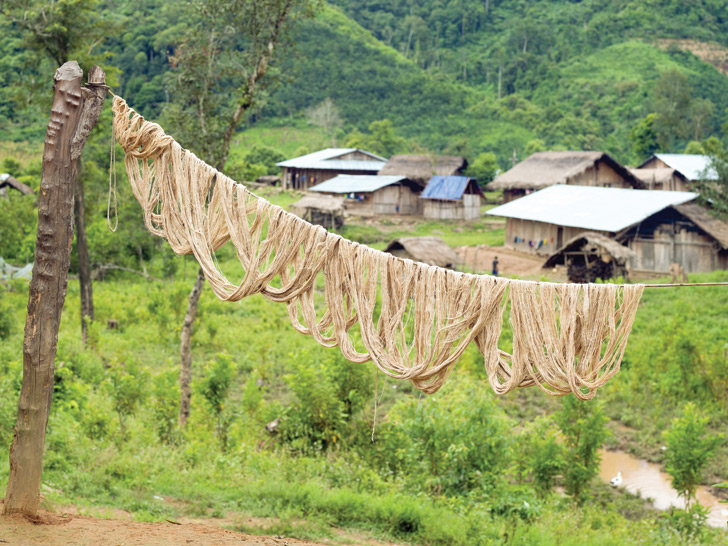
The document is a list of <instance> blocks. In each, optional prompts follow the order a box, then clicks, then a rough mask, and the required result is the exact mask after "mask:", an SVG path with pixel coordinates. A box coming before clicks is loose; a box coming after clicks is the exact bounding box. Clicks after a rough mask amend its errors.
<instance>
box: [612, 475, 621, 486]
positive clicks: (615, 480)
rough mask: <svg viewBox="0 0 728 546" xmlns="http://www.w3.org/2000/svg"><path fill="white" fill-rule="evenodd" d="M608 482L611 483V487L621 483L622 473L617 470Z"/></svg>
mask: <svg viewBox="0 0 728 546" xmlns="http://www.w3.org/2000/svg"><path fill="white" fill-rule="evenodd" d="M609 483H610V484H611V485H612V487H617V486H618V485H622V473H621V472H617V475H616V476H614V478H612V479H611V480H610V481H609Z"/></svg>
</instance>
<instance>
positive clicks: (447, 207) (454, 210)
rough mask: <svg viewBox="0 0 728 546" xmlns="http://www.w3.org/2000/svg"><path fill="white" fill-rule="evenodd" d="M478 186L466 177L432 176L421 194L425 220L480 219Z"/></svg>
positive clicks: (481, 194) (480, 194)
mask: <svg viewBox="0 0 728 546" xmlns="http://www.w3.org/2000/svg"><path fill="white" fill-rule="evenodd" d="M481 198H485V196H484V195H483V192H482V191H481V189H480V186H478V184H477V183H476V182H475V180H473V179H472V178H468V177H467V176H433V177H432V178H430V181H429V182H428V183H427V187H425V190H424V191H423V192H422V201H423V202H424V207H423V211H424V215H425V218H431V219H441V220H475V219H476V218H480V199H481Z"/></svg>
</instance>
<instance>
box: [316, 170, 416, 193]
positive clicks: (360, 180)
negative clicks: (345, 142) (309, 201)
mask: <svg viewBox="0 0 728 546" xmlns="http://www.w3.org/2000/svg"><path fill="white" fill-rule="evenodd" d="M402 180H406V177H405V176H376V175H371V176H368V175H358V174H340V175H339V176H335V177H334V178H332V179H330V180H326V181H325V182H321V184H316V185H315V186H313V187H311V188H308V190H309V191H318V192H323V193H369V192H373V191H377V190H378V189H381V188H383V187H385V186H391V185H392V184H396V183H398V182H401V181H402Z"/></svg>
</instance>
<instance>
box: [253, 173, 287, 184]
mask: <svg viewBox="0 0 728 546" xmlns="http://www.w3.org/2000/svg"><path fill="white" fill-rule="evenodd" d="M255 181H256V182H257V183H258V184H268V185H270V186H275V185H277V184H279V183H280V181H281V177H280V176H278V175H277V174H264V175H263V176H259V177H258V178H256V179H255Z"/></svg>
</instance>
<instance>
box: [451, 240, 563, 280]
mask: <svg viewBox="0 0 728 546" xmlns="http://www.w3.org/2000/svg"><path fill="white" fill-rule="evenodd" d="M455 252H457V254H458V256H460V259H462V260H463V264H462V267H463V269H464V270H465V271H471V270H472V268H473V260H474V259H475V260H477V262H476V265H475V270H476V271H477V272H478V273H488V274H490V272H491V271H492V267H493V259H494V258H495V257H496V256H498V272H499V273H500V274H501V275H506V276H511V275H517V276H518V277H521V278H524V277H526V278H533V277H536V278H537V277H539V276H541V275H543V274H545V273H546V271H544V270H543V269H541V266H542V265H543V262H544V260H545V258H543V257H541V256H532V255H531V254H526V253H523V252H516V251H514V250H508V249H506V248H504V247H502V246H486V245H480V246H478V247H474V246H461V247H458V248H456V249H455ZM548 275H549V277H550V278H554V276H555V275H554V272H553V271H551V270H549V271H548ZM554 280H557V279H555V278H554Z"/></svg>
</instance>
